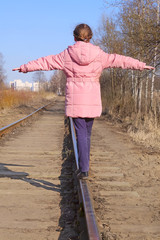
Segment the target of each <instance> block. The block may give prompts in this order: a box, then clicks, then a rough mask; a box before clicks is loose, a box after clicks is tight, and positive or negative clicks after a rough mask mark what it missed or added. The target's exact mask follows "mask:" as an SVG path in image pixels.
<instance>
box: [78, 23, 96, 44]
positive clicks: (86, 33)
mask: <svg viewBox="0 0 160 240" xmlns="http://www.w3.org/2000/svg"><path fill="white" fill-rule="evenodd" d="M73 36H74V37H75V40H76V41H84V42H89V41H90V39H91V38H92V36H93V33H92V30H91V28H90V27H89V26H88V25H87V24H84V23H81V24H79V25H77V26H76V28H75V29H74V31H73Z"/></svg>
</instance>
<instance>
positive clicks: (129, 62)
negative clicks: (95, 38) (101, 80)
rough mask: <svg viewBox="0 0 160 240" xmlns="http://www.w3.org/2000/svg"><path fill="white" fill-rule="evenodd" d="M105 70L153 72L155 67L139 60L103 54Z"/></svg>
mask: <svg viewBox="0 0 160 240" xmlns="http://www.w3.org/2000/svg"><path fill="white" fill-rule="evenodd" d="M101 55H102V56H101V57H102V65H103V68H122V69H135V70H144V69H148V70H153V69H154V67H151V66H146V63H144V62H140V61H139V60H137V59H134V58H131V57H126V56H123V55H118V54H107V53H105V52H103V51H102V52H101Z"/></svg>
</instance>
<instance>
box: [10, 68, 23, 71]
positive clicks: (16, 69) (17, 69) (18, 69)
mask: <svg viewBox="0 0 160 240" xmlns="http://www.w3.org/2000/svg"><path fill="white" fill-rule="evenodd" d="M12 71H19V72H20V71H21V69H20V68H13V69H12Z"/></svg>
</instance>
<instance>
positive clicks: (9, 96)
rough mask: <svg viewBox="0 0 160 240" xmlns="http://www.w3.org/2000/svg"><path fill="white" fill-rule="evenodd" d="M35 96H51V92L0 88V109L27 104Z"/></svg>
mask: <svg viewBox="0 0 160 240" xmlns="http://www.w3.org/2000/svg"><path fill="white" fill-rule="evenodd" d="M51 95H52V96H51ZM37 98H53V93H50V94H49V93H45V92H40V93H38V92H30V91H15V90H11V89H9V90H0V109H5V108H11V107H16V106H19V105H22V104H24V105H27V104H28V103H30V102H31V101H34V100H36V99H37Z"/></svg>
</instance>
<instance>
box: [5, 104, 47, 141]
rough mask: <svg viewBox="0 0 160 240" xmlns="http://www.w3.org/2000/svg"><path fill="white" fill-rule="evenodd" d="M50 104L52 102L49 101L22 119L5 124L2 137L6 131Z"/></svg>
mask: <svg viewBox="0 0 160 240" xmlns="http://www.w3.org/2000/svg"><path fill="white" fill-rule="evenodd" d="M50 104H51V103H48V104H47V105H45V106H42V107H40V108H38V109H37V110H35V111H34V112H32V113H31V114H29V115H27V116H26V117H24V118H21V119H19V120H17V121H16V122H14V123H11V124H9V125H7V126H5V127H2V128H0V137H1V136H2V135H3V134H4V133H6V132H8V131H10V130H11V129H13V128H15V126H17V125H18V124H20V123H22V122H23V121H25V120H27V119H28V118H30V117H31V116H33V115H34V114H35V113H38V112H39V111H41V110H42V109H44V108H45V107H47V106H48V105H50Z"/></svg>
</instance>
